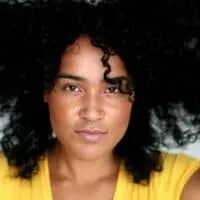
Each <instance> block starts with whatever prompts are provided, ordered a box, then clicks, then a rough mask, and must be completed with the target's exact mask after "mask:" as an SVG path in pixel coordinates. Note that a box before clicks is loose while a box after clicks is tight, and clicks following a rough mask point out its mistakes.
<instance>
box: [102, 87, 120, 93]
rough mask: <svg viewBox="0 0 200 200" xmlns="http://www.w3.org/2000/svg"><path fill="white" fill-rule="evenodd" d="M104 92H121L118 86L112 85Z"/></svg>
mask: <svg viewBox="0 0 200 200" xmlns="http://www.w3.org/2000/svg"><path fill="white" fill-rule="evenodd" d="M105 93H111V94H119V93H121V92H120V91H119V87H118V86H112V87H108V88H106V90H105Z"/></svg>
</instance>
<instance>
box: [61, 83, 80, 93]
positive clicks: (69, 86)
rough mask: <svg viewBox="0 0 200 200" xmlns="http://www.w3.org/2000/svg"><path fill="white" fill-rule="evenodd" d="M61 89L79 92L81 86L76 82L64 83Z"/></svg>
mask: <svg viewBox="0 0 200 200" xmlns="http://www.w3.org/2000/svg"><path fill="white" fill-rule="evenodd" d="M63 89H64V90H65V91H67V92H73V93H74V92H75V93H77V92H81V88H80V87H79V85H76V84H66V85H65V86H64V88H63Z"/></svg>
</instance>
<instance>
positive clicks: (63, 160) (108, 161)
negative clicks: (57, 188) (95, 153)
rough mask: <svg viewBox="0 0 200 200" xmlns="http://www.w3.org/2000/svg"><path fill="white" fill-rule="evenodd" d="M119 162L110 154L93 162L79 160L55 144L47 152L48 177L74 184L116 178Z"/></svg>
mask: <svg viewBox="0 0 200 200" xmlns="http://www.w3.org/2000/svg"><path fill="white" fill-rule="evenodd" d="M119 165H120V162H119V160H118V159H117V158H115V157H114V156H113V154H112V153H110V154H109V155H106V156H104V157H101V158H98V159H95V160H80V159H77V158H75V157H74V156H71V155H69V153H67V151H65V150H64V149H63V148H62V147H61V145H59V144H56V145H55V147H54V148H53V149H52V150H51V151H50V152H49V168H50V176H51V177H53V178H54V179H57V180H66V181H70V182H72V183H74V184H84V183H88V182H93V181H97V180H100V179H103V178H113V177H116V176H117V174H118V171H119Z"/></svg>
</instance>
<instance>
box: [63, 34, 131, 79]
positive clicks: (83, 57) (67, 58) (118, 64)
mask: <svg viewBox="0 0 200 200" xmlns="http://www.w3.org/2000/svg"><path fill="white" fill-rule="evenodd" d="M103 55H104V53H103V51H102V49H100V48H98V47H95V46H94V45H93V44H92V43H91V40H90V38H88V37H87V36H81V37H79V38H78V39H77V40H76V41H75V42H74V43H73V44H72V45H70V46H69V47H68V48H67V49H66V50H65V52H64V54H63V56H62V60H61V65H60V73H65V72H66V73H70V74H74V75H79V76H83V77H85V78H90V79H92V78H94V79H99V78H101V79H102V75H103V73H104V72H105V70H106V67H105V66H103V63H102V57H103ZM108 63H109V64H110V67H111V72H110V74H109V76H110V77H112V76H128V74H127V71H126V68H125V65H124V62H123V61H122V60H121V58H120V57H119V56H118V55H112V56H110V58H109V60H108Z"/></svg>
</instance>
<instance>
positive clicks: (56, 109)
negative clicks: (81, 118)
mask: <svg viewBox="0 0 200 200" xmlns="http://www.w3.org/2000/svg"><path fill="white" fill-rule="evenodd" d="M76 108H77V106H76V105H75V104H74V103H73V102H72V101H68V100H67V99H66V98H58V97H51V98H50V99H49V113H50V118H51V122H52V125H53V126H58V125H59V126H60V125H61V126H62V124H63V125H65V126H66V124H70V123H71V121H73V119H74V116H76V114H75V113H76Z"/></svg>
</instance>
